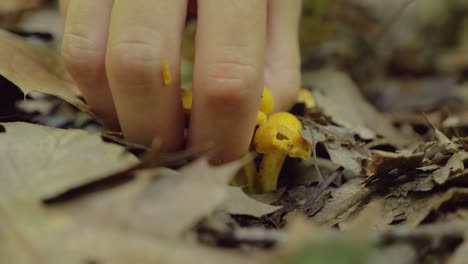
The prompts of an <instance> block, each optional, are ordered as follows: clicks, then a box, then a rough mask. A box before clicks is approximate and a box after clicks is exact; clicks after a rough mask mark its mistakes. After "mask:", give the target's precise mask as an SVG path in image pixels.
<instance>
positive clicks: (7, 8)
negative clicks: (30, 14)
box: [0, 0, 44, 13]
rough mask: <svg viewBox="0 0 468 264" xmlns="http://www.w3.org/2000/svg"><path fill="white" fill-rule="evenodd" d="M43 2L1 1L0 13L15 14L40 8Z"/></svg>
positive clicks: (25, 0) (29, 0)
mask: <svg viewBox="0 0 468 264" xmlns="http://www.w3.org/2000/svg"><path fill="white" fill-rule="evenodd" d="M42 2H44V0H2V1H1V2H0V12H1V13H15V12H20V11H24V10H27V9H32V8H36V7H38V6H40V5H41V4H42Z"/></svg>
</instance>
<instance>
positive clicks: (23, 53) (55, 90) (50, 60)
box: [0, 29, 92, 114]
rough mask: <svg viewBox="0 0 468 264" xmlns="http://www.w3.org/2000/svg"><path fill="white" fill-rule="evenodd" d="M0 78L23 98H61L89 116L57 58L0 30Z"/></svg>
mask: <svg viewBox="0 0 468 264" xmlns="http://www.w3.org/2000/svg"><path fill="white" fill-rule="evenodd" d="M0 57H1V58H9V59H5V60H0V74H1V75H3V76H4V77H5V78H7V79H8V80H10V81H11V82H13V83H14V84H16V85H17V86H18V87H19V88H20V89H21V90H22V91H23V92H24V94H28V93H29V92H32V91H37V92H41V93H46V94H51V95H54V96H57V97H60V98H62V99H63V100H65V101H67V102H68V103H70V104H72V105H74V106H76V107H77V108H79V109H80V110H81V111H83V112H86V113H88V114H92V113H91V110H90V108H89V106H88V105H87V104H86V103H85V102H83V101H82V100H81V99H80V98H79V92H78V88H77V86H76V84H75V83H74V82H73V81H72V80H71V78H70V77H69V75H68V74H67V72H66V70H65V68H64V66H63V64H62V61H61V59H60V57H59V56H58V54H57V53H56V52H55V51H53V50H51V49H48V48H45V47H39V46H34V45H33V44H31V43H28V42H27V41H26V40H24V39H21V38H20V37H17V36H15V35H13V34H11V33H8V32H7V31H4V30H1V29H0Z"/></svg>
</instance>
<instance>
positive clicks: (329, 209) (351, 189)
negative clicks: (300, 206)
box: [312, 179, 362, 224]
mask: <svg viewBox="0 0 468 264" xmlns="http://www.w3.org/2000/svg"><path fill="white" fill-rule="evenodd" d="M361 182H362V181H361V180H360V179H352V180H350V181H348V182H347V183H345V184H343V185H342V186H341V187H340V188H338V189H336V190H333V191H332V192H331V193H330V196H332V199H330V200H328V202H327V203H326V204H325V205H324V206H323V208H322V209H321V210H320V211H319V212H318V213H317V214H316V215H314V216H313V217H312V220H313V221H314V222H316V223H321V224H323V223H326V222H327V221H329V220H330V219H333V218H334V217H335V216H336V215H340V213H338V214H337V213H336V211H337V210H339V209H340V206H339V205H341V204H342V203H344V202H345V201H347V200H348V199H349V198H350V197H352V196H353V195H354V194H356V193H358V192H359V191H361V190H362V185H361ZM349 209H351V208H349Z"/></svg>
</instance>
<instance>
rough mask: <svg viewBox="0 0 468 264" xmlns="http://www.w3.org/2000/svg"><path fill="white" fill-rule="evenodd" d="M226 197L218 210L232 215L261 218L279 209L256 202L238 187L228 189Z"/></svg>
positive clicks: (278, 207)
mask: <svg viewBox="0 0 468 264" xmlns="http://www.w3.org/2000/svg"><path fill="white" fill-rule="evenodd" d="M227 191H228V197H227V199H226V202H224V203H223V204H222V205H221V206H220V207H219V208H218V209H220V210H224V211H226V212H228V213H229V214H233V215H250V216H255V217H262V216H264V215H267V214H271V213H273V212H274V211H276V210H278V209H280V208H281V206H272V205H268V204H264V203H261V202H259V201H256V200H254V199H252V198H250V197H249V196H247V194H245V193H244V191H242V189H241V188H238V187H228V189H227Z"/></svg>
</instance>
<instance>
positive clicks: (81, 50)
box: [61, 32, 104, 74]
mask: <svg viewBox="0 0 468 264" xmlns="http://www.w3.org/2000/svg"><path fill="white" fill-rule="evenodd" d="M61 54H62V58H63V62H64V64H65V67H66V68H67V69H68V70H69V71H71V72H73V73H78V74H80V73H90V72H94V71H98V70H100V69H101V68H102V67H103V65H104V58H103V57H102V56H99V54H98V48H97V46H96V43H95V42H93V41H92V40H91V39H90V38H89V37H87V36H86V34H81V33H79V32H67V33H65V34H64V36H63V44H62V51H61Z"/></svg>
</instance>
